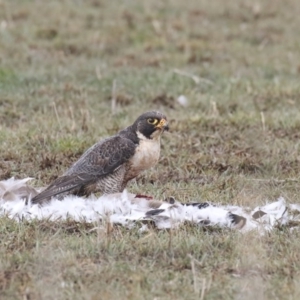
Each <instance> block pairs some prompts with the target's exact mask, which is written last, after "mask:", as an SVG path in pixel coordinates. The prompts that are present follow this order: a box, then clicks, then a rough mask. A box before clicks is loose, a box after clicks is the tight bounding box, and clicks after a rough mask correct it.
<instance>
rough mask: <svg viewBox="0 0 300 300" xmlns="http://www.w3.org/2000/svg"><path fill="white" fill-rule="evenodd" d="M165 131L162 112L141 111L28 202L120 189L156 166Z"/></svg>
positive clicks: (113, 191)
mask: <svg viewBox="0 0 300 300" xmlns="http://www.w3.org/2000/svg"><path fill="white" fill-rule="evenodd" d="M167 130H169V125H168V121H167V117H166V116H165V115H164V114H163V113H161V112H158V111H148V112H145V113H143V114H142V115H140V116H139V117H138V118H137V119H136V121H135V122H134V123H133V124H132V125H130V126H128V127H127V128H125V129H123V130H121V131H119V132H118V133H117V134H116V135H113V136H111V137H108V138H105V139H103V140H100V141H99V142H98V143H96V144H94V145H93V146H92V147H90V148H89V149H88V150H87V151H86V152H84V153H83V155H82V156H81V157H80V158H79V159H78V160H77V161H76V162H75V163H74V164H73V165H72V166H71V167H70V168H69V169H68V170H67V171H66V172H65V173H64V174H63V175H62V176H60V177H58V178H57V179H56V180H54V181H53V182H52V183H51V184H50V185H49V186H48V187H47V188H46V189H45V190H43V191H42V192H41V193H39V194H38V195H36V196H35V197H33V198H32V199H31V204H43V203H44V202H47V201H49V200H50V199H51V197H54V196H58V198H59V199H62V198H63V197H64V196H65V195H68V194H74V195H78V196H89V195H90V194H92V193H96V192H101V193H103V194H112V193H119V192H122V191H123V190H124V189H125V187H126V185H127V183H128V182H129V181H130V180H132V179H134V178H135V177H137V176H138V175H139V174H140V173H141V172H143V171H145V170H147V169H149V168H151V167H153V166H154V165H156V163H157V162H158V160H159V157H160V141H161V136H162V133H163V132H164V131H167Z"/></svg>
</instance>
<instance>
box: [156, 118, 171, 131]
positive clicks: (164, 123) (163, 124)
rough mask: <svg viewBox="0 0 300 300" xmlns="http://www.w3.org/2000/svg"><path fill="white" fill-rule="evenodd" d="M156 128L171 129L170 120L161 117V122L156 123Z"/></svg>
mask: <svg viewBox="0 0 300 300" xmlns="http://www.w3.org/2000/svg"><path fill="white" fill-rule="evenodd" d="M156 128H158V129H160V130H166V131H168V130H169V125H168V121H167V120H166V119H161V120H160V122H159V123H158V124H157V125H156Z"/></svg>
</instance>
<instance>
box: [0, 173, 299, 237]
mask: <svg viewBox="0 0 300 300" xmlns="http://www.w3.org/2000/svg"><path fill="white" fill-rule="evenodd" d="M30 179H31V178H25V179H21V180H17V179H14V178H10V179H8V180H5V181H0V217H3V216H7V217H9V218H11V219H15V220H18V221H21V220H24V219H26V220H34V219H39V220H42V219H48V220H51V221H57V220H66V219H73V220H75V221H84V222H96V221H99V220H103V221H109V222H110V223H113V224H121V225H123V226H125V227H127V228H132V227H134V226H139V227H140V228H141V229H142V230H145V229H147V223H148V222H151V223H154V224H155V226H156V227H157V228H158V229H164V228H176V227H179V226H182V225H184V224H186V223H190V224H197V225H199V226H217V227H223V228H224V227H227V228H234V229H237V230H240V231H242V232H246V231H249V230H258V231H259V232H261V233H264V232H266V231H270V230H272V229H273V228H274V227H276V226H281V225H287V226H289V227H292V228H295V227H297V226H298V225H299V224H300V222H299V221H300V205H299V204H287V203H286V201H285V200H284V199H283V198H279V199H278V200H277V201H275V202H272V203H269V204H266V205H264V206H261V207H256V208H255V209H253V210H252V211H251V210H250V209H249V208H244V207H240V206H230V205H227V206H224V205H218V206H217V205H213V204H209V203H206V202H205V203H186V204H184V203H180V202H178V201H175V199H173V198H172V197H170V198H169V199H168V200H166V201H159V200H153V199H151V200H149V199H148V198H147V197H143V196H142V197H141V196H136V195H135V194H130V193H128V192H127V191H124V192H123V193H117V194H111V195H104V196H101V197H98V198H97V197H96V196H91V197H89V198H82V197H77V196H66V197H65V198H64V199H63V200H62V201H60V200H57V199H52V200H51V201H50V202H49V203H47V204H44V205H43V206H39V205H31V203H30V199H31V198H32V197H33V196H34V195H35V194H37V193H38V190H36V189H34V188H33V187H31V186H29V185H28V181H29V180H30ZM26 202H28V204H26ZM145 224H146V225H145Z"/></svg>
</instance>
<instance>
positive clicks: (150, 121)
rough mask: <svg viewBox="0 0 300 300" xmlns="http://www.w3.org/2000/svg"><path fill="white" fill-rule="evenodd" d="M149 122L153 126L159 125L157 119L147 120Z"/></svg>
mask: <svg viewBox="0 0 300 300" xmlns="http://www.w3.org/2000/svg"><path fill="white" fill-rule="evenodd" d="M147 122H148V123H149V124H151V125H155V124H157V123H158V120H157V119H152V118H149V119H148V120H147Z"/></svg>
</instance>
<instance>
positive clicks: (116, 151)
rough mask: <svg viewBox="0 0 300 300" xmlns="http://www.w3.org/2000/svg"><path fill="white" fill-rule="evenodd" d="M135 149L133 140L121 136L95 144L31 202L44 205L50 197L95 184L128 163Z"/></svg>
mask: <svg viewBox="0 0 300 300" xmlns="http://www.w3.org/2000/svg"><path fill="white" fill-rule="evenodd" d="M135 148H136V145H135V144H134V143H133V142H132V141H131V140H129V139H126V138H123V137H120V136H114V137H111V138H109V139H106V140H104V141H103V142H99V143H98V144H95V145H94V146H92V147H91V148H90V149H88V150H87V151H86V152H85V153H84V154H83V155H82V156H81V158H80V159H79V160H78V161H77V162H76V163H75V164H74V165H73V166H72V167H71V168H70V169H69V170H68V171H67V172H66V173H65V174H64V175H63V176H61V177H59V178H57V179H56V180H55V181H54V182H53V183H52V184H50V185H49V187H47V188H46V189H45V190H44V191H42V192H41V193H40V194H38V195H37V196H35V197H34V198H32V199H31V202H32V203H33V204H35V203H42V202H43V201H44V200H45V199H49V198H50V197H53V196H56V195H59V194H62V193H65V192H69V191H72V190H75V189H76V190H77V189H80V188H82V187H84V186H85V185H88V184H92V183H95V182H96V181H97V180H99V179H100V178H101V177H104V176H106V175H108V174H111V173H113V172H114V171H115V170H116V169H118V168H119V167H120V166H122V165H123V164H124V163H125V162H127V161H128V160H129V159H130V158H131V157H132V156H133V155H134V152H135Z"/></svg>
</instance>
